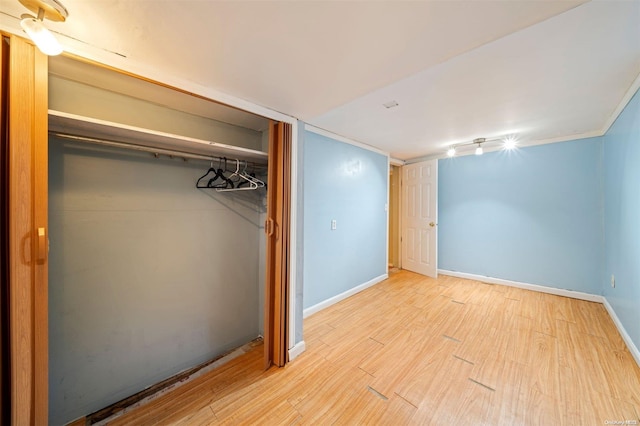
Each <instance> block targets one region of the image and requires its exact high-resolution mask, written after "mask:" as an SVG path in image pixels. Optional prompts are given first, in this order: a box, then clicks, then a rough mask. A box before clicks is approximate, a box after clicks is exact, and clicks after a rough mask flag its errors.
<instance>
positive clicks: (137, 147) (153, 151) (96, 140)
mask: <svg viewBox="0 0 640 426" xmlns="http://www.w3.org/2000/svg"><path fill="white" fill-rule="evenodd" d="M49 133H50V134H52V135H54V136H58V137H60V138H64V139H70V140H76V141H82V142H89V143H94V144H97V145H104V146H111V147H114V148H124V149H132V150H134V151H143V152H149V153H151V154H156V155H169V156H173V157H182V158H191V159H194V160H206V161H211V160H222V159H224V157H219V156H217V155H200V154H192V153H189V152H184V151H175V150H171V149H163V148H153V147H150V146H144V145H135V144H129V143H125V142H116V141H112V140H108V139H102V138H90V137H87V136H77V135H70V134H68V133H60V132H54V131H50V132H49ZM227 159H228V160H229V159H231V158H230V157H228V158H227ZM240 161H243V162H245V163H246V164H248V165H249V164H250V165H251V166H254V167H256V166H257V167H265V168H266V167H267V165H266V164H260V163H256V162H253V161H246V160H240Z"/></svg>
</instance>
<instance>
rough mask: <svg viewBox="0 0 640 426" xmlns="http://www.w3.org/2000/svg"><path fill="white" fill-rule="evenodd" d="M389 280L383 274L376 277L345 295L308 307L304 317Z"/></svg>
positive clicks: (303, 314)
mask: <svg viewBox="0 0 640 426" xmlns="http://www.w3.org/2000/svg"><path fill="white" fill-rule="evenodd" d="M387 278H389V274H382V275H380V276H379V277H376V278H374V279H372V280H369V281H367V282H366V283H364V284H360V285H359V286H357V287H354V288H352V289H350V290H347V291H345V292H344V293H340V294H338V295H336V296H333V297H331V298H329V299H327V300H325V301H322V302H320V303H318V304H315V305H313V306H310V307H308V308H307V309H305V310H304V311H303V312H302V317H303V318H306V317H308V316H309V315H312V314H315V313H316V312H319V311H321V310H323V309H324V308H328V307H329V306H331V305H334V304H336V303H338V302H340V301H341V300H344V299H346V298H347V297H349V296H353V295H354V294H356V293H360V292H361V291H362V290H365V289H367V288H369V287H371V286H372V285H376V284H378V283H379V282H380V281H383V280H386V279H387Z"/></svg>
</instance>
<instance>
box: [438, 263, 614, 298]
mask: <svg viewBox="0 0 640 426" xmlns="http://www.w3.org/2000/svg"><path fill="white" fill-rule="evenodd" d="M438 274H442V275H450V276H452V277H458V278H466V279H469V280H475V281H482V282H485V283H490V284H499V285H506V286H509V287H517V288H522V289H524V290H532V291H538V292H541V293H549V294H555V295H556V296H564V297H571V298H573V299H580V300H587V301H589V302H598V303H602V300H603V299H604V298H603V297H602V296H599V295H597V294H591V293H583V292H581V291H573V290H565V289H562V288H554V287H546V286H543V285H537V284H527V283H521V282H518V281H510V280H503V279H502V278H493V277H486V276H484V275H475V274H467V273H465V272H455V271H446V270H444V269H438Z"/></svg>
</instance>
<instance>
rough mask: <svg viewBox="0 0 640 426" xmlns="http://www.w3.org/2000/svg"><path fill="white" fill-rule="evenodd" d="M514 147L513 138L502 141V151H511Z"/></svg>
mask: <svg viewBox="0 0 640 426" xmlns="http://www.w3.org/2000/svg"><path fill="white" fill-rule="evenodd" d="M515 147H516V140H515V139H514V138H507V139H505V140H504V149H513V148H515Z"/></svg>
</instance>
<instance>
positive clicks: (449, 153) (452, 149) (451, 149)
mask: <svg viewBox="0 0 640 426" xmlns="http://www.w3.org/2000/svg"><path fill="white" fill-rule="evenodd" d="M447 155H448V156H449V157H453V156H454V155H456V149H455V148H454V147H451V148H449V150H448V151H447Z"/></svg>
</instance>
